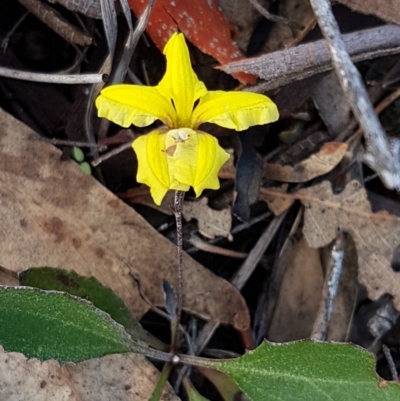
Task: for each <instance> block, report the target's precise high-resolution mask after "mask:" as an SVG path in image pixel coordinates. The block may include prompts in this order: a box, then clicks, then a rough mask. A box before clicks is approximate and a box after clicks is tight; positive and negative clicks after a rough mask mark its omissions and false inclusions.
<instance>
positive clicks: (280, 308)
mask: <svg viewBox="0 0 400 401" xmlns="http://www.w3.org/2000/svg"><path fill="white" fill-rule="evenodd" d="M279 263H284V264H285V265H286V266H278V269H284V270H285V275H284V277H283V280H282V283H281V286H280V289H279V296H278V300H277V302H276V305H275V309H274V314H273V317H272V320H271V326H270V328H269V331H268V336H267V338H268V340H270V341H276V342H285V341H294V340H298V339H301V338H307V337H310V334H311V329H312V327H313V324H314V320H315V317H316V315H317V312H318V306H319V302H320V299H321V294H322V287H323V285H324V278H323V269H322V266H321V259H320V256H319V250H318V249H313V248H310V247H309V245H308V244H307V242H306V240H305V239H304V237H301V238H300V240H299V241H298V242H296V243H291V244H289V246H288V247H287V248H285V254H282V255H281V256H280V260H279Z"/></svg>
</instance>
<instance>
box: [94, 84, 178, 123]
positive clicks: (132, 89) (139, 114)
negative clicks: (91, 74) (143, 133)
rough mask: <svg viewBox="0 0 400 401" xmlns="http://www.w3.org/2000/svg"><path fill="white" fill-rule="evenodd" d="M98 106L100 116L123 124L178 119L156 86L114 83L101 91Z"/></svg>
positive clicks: (169, 121) (165, 121)
mask: <svg viewBox="0 0 400 401" xmlns="http://www.w3.org/2000/svg"><path fill="white" fill-rule="evenodd" d="M96 107H97V108H98V115H99V117H104V118H107V119H108V120H110V121H112V122H114V123H115V124H118V125H121V126H122V127H129V126H130V125H131V124H134V125H136V126H138V127H146V126H147V125H150V124H151V123H152V122H154V121H155V120H157V119H160V120H161V121H162V122H163V123H164V124H166V125H167V126H169V127H171V126H173V124H174V123H175V122H176V112H175V110H174V108H173V107H172V105H171V103H170V102H169V101H168V100H167V99H165V98H164V97H163V96H162V95H161V93H160V92H159V91H158V89H157V87H151V86H140V85H112V86H109V87H107V88H105V89H103V90H102V91H101V93H100V96H98V98H97V99H96Z"/></svg>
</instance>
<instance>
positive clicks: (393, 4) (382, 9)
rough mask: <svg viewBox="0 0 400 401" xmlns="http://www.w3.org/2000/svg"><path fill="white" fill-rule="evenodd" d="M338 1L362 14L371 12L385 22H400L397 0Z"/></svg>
mask: <svg viewBox="0 0 400 401" xmlns="http://www.w3.org/2000/svg"><path fill="white" fill-rule="evenodd" d="M339 3H342V4H343V5H345V6H347V7H349V8H351V9H352V10H353V11H357V12H359V13H363V14H372V15H375V17H378V18H380V19H383V20H384V21H386V22H393V23H395V24H400V9H399V2H398V1H397V0H339Z"/></svg>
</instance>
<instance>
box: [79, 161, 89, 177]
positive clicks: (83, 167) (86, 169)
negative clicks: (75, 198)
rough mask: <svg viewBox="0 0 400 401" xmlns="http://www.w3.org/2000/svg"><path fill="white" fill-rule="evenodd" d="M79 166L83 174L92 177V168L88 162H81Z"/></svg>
mask: <svg viewBox="0 0 400 401" xmlns="http://www.w3.org/2000/svg"><path fill="white" fill-rule="evenodd" d="M79 166H80V168H81V170H82V171H83V172H84V173H85V174H87V175H92V168H91V167H90V164H89V163H88V162H83V163H81V164H80V165H79Z"/></svg>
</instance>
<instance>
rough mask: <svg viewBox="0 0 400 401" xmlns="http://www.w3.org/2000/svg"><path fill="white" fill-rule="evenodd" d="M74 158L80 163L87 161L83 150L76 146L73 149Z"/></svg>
mask: <svg viewBox="0 0 400 401" xmlns="http://www.w3.org/2000/svg"><path fill="white" fill-rule="evenodd" d="M72 158H73V159H74V160H76V161H77V162H78V163H82V162H83V161H84V160H85V155H84V153H83V151H82V149H81V148H78V147H77V146H74V147H73V148H72Z"/></svg>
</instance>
